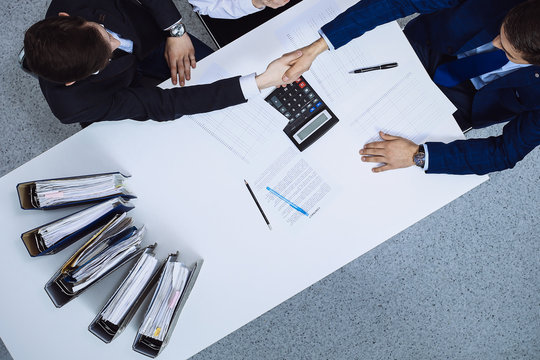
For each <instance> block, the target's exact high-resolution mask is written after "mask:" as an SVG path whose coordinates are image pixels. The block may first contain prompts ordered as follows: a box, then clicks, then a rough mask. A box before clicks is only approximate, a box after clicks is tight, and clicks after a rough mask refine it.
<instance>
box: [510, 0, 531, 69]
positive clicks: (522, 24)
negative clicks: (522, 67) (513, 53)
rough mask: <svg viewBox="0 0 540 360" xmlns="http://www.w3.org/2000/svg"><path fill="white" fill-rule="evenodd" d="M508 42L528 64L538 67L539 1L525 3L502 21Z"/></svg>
mask: <svg viewBox="0 0 540 360" xmlns="http://www.w3.org/2000/svg"><path fill="white" fill-rule="evenodd" d="M503 26H504V32H505V34H506V37H507V38H508V41H509V42H510V43H511V44H512V46H513V47H514V48H515V49H516V50H517V51H518V52H519V53H520V55H521V57H522V58H523V59H524V60H526V61H527V62H528V63H530V64H534V65H540V1H539V0H530V1H525V2H523V3H521V4H519V5H517V6H515V7H514V8H512V10H510V11H509V12H508V14H507V15H506V17H505V18H504V21H503Z"/></svg>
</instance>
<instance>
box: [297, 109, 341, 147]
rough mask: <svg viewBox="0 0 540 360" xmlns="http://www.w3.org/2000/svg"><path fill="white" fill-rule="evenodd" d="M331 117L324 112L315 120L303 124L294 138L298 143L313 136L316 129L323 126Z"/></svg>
mask: <svg viewBox="0 0 540 360" xmlns="http://www.w3.org/2000/svg"><path fill="white" fill-rule="evenodd" d="M331 118H332V117H331V116H330V114H329V113H328V111H326V110H324V111H323V112H321V113H320V114H319V115H317V116H316V117H315V118H313V119H311V120H310V121H309V122H308V123H307V124H305V125H304V126H303V127H302V128H301V129H300V130H299V131H298V132H297V133H296V134H295V135H294V138H295V139H296V141H298V143H301V142H302V141H304V140H305V139H306V138H307V137H309V136H310V135H311V134H313V133H314V132H315V131H316V130H317V129H318V128H320V127H321V126H323V125H324V123H325V122H327V121H328V120H330V119H331Z"/></svg>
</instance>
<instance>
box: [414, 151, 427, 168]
mask: <svg viewBox="0 0 540 360" xmlns="http://www.w3.org/2000/svg"><path fill="white" fill-rule="evenodd" d="M413 161H414V164H415V165H416V166H419V167H421V168H423V167H424V165H425V163H426V154H425V153H423V152H418V153H416V154H415V155H414V157H413Z"/></svg>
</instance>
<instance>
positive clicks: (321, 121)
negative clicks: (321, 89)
mask: <svg viewBox="0 0 540 360" xmlns="http://www.w3.org/2000/svg"><path fill="white" fill-rule="evenodd" d="M265 100H266V102H267V103H268V104H270V106H272V107H273V108H274V109H276V110H277V111H279V113H280V114H282V115H283V116H284V117H285V118H287V120H288V122H287V125H286V126H285V128H283V132H284V133H285V134H286V135H287V137H288V138H289V139H290V140H291V141H292V142H293V144H294V145H296V147H297V148H298V150H300V151H304V150H305V149H307V148H308V147H309V146H310V145H311V144H313V143H314V142H315V141H317V139H319V138H320V137H321V136H323V135H324V134H326V132H327V131H328V130H330V128H332V126H334V125H335V124H337V123H338V121H339V120H338V118H337V117H336V115H334V113H333V112H332V110H330V108H329V107H328V106H326V104H325V103H324V101H323V100H322V99H321V98H320V96H319V95H318V94H317V93H316V92H315V90H314V89H313V88H312V87H311V85H310V84H309V83H308V82H307V81H306V79H304V77H303V76H300V78H299V79H298V80H296V81H295V82H293V83H292V84H288V85H286V86H285V87H278V88H276V89H275V90H274V91H272V93H270V94H269V95H268V96H267V97H266V98H265Z"/></svg>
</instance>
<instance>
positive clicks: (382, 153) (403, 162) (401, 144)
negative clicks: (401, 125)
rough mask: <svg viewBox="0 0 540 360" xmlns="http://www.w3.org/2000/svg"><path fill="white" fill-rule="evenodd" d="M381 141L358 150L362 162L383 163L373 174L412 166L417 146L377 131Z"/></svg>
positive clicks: (375, 168) (374, 169)
mask: <svg viewBox="0 0 540 360" xmlns="http://www.w3.org/2000/svg"><path fill="white" fill-rule="evenodd" d="M379 135H380V136H381V138H382V139H383V141H375V142H372V143H369V144H366V145H364V148H363V149H361V150H360V155H362V161H365V162H375V163H383V164H384V165H381V166H378V167H374V168H373V169H372V170H373V172H381V171H386V170H392V169H399V168H405V167H409V166H411V165H414V161H413V156H414V154H416V152H417V151H418V145H416V144H415V143H413V142H412V141H410V140H407V139H404V138H402V137H399V136H392V135H388V134H385V133H383V132H382V131H379Z"/></svg>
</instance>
